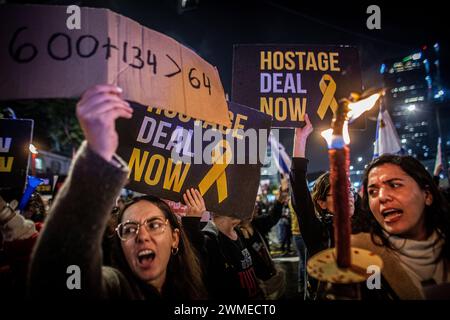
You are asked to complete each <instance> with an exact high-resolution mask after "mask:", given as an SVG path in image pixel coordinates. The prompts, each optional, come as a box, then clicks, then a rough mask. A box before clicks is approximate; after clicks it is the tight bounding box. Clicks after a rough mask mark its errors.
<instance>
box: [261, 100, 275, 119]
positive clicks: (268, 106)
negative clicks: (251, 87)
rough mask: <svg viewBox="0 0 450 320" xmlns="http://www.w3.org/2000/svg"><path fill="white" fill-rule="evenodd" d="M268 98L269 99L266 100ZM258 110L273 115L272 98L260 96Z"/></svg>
mask: <svg viewBox="0 0 450 320" xmlns="http://www.w3.org/2000/svg"><path fill="white" fill-rule="evenodd" d="M267 99H269V101H267ZM259 111H261V112H264V113H265V114H268V115H269V116H272V117H273V98H272V97H269V98H266V97H261V98H260V99H259Z"/></svg>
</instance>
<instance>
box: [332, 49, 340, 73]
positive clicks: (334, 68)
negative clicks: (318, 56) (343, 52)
mask: <svg viewBox="0 0 450 320" xmlns="http://www.w3.org/2000/svg"><path fill="white" fill-rule="evenodd" d="M338 57H339V53H338V52H330V70H331V71H341V68H339V67H337V66H336V65H337V64H339V61H338Z"/></svg>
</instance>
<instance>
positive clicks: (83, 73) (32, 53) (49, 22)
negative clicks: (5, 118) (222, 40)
mask: <svg viewBox="0 0 450 320" xmlns="http://www.w3.org/2000/svg"><path fill="white" fill-rule="evenodd" d="M66 9H67V7H65V6H37V5H22V6H21V5H11V6H9V5H8V6H2V9H1V10H0V64H1V68H0V70H1V72H0V99H2V100H13V99H28V98H33V99H34V98H76V97H79V96H80V95H81V94H82V93H83V92H84V91H85V90H86V89H88V88H89V87H91V86H93V85H97V84H106V83H109V84H116V85H118V86H119V87H121V88H122V89H123V90H124V98H125V99H127V100H130V101H135V102H138V103H141V104H144V105H158V106H165V108H167V109H168V110H173V111H176V112H182V113H184V114H187V115H189V116H191V117H195V118H197V119H202V120H206V121H209V122H213V123H218V124H222V125H226V126H228V125H229V124H230V120H229V118H228V112H227V111H228V109H227V104H226V100H225V94H224V91H223V87H222V83H221V81H220V78H219V74H218V72H217V69H216V68H215V67H213V66H211V65H210V64H208V63H207V62H206V61H204V60H203V59H202V58H200V57H199V56H198V55H197V54H195V53H194V52H193V51H191V50H190V49H188V48H186V47H184V46H182V45H180V44H179V43H178V42H176V41H175V40H173V39H172V38H169V37H167V36H165V35H163V34H161V33H159V32H156V31H153V30H150V29H148V28H145V27H143V26H141V25H139V24H138V23H137V22H135V21H133V20H131V19H129V18H126V17H123V16H121V15H119V14H116V13H114V12H112V11H110V10H107V9H92V8H81V15H80V17H81V28H80V29H79V30H78V29H73V30H69V29H68V27H67V25H66V22H67V20H68V18H69V16H70V15H69V14H67V13H66Z"/></svg>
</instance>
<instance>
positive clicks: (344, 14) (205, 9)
mask: <svg viewBox="0 0 450 320" xmlns="http://www.w3.org/2000/svg"><path fill="white" fill-rule="evenodd" d="M0 2H1V1H0ZM3 2H5V1H3ZM18 2H20V3H23V2H22V1H6V3H18ZM27 3H46V4H60V5H68V4H78V5H81V6H90V7H103V8H109V9H111V10H113V11H116V12H117V13H120V14H123V15H125V16H127V17H130V18H132V19H133V20H136V21H137V22H139V23H141V24H142V25H145V26H147V27H149V28H151V29H154V30H157V31H159V32H162V33H164V34H166V35H168V36H171V37H173V38H174V39H176V40H177V41H179V42H181V43H182V44H184V45H185V46H187V47H190V48H191V49H193V50H194V51H195V52H197V53H198V54H199V55H200V56H202V57H203V58H204V59H206V60H207V61H208V62H210V63H211V64H213V65H215V66H217V67H218V69H219V73H220V76H221V79H222V83H223V86H224V88H225V91H226V92H228V93H230V90H231V67H232V52H233V51H232V50H233V45H234V44H238V43H298V44H348V45H355V46H357V47H358V48H359V50H360V60H361V67H362V76H363V84H364V86H365V87H366V88H368V87H373V86H375V87H379V86H381V76H380V74H379V68H380V65H381V63H382V62H383V61H384V60H386V59H390V58H396V57H401V56H406V55H408V54H411V53H413V52H415V51H417V50H418V49H419V48H420V47H422V46H423V45H433V44H434V43H435V42H439V43H440V46H441V57H442V59H441V60H442V61H441V66H442V74H443V77H444V81H445V83H446V87H448V83H449V81H448V75H449V72H448V70H449V61H448V57H449V55H448V49H449V38H450V37H448V27H447V26H446V25H445V21H446V19H447V21H448V18H447V16H448V13H447V11H446V10H445V9H444V8H443V5H442V3H441V2H437V1H426V2H425V1H424V2H413V1H410V2H407V1H403V2H402V5H398V4H396V5H393V4H392V2H391V3H385V4H383V3H380V2H378V3H376V4H378V5H379V6H380V8H381V30H368V29H367V27H366V19H367V18H368V16H369V15H368V14H367V13H366V9H367V7H368V6H369V5H370V4H374V3H373V2H359V3H353V2H343V1H334V2H331V1H309V2H307V1H233V0H223V1H208V0H200V2H199V4H198V5H197V6H196V7H195V8H194V9H192V10H189V11H186V12H184V13H182V14H179V13H178V12H177V8H176V1H174V0H167V1H162V0H151V1H118V0H116V1H114V0H110V1H107V0H105V1H32V2H30V1H27ZM374 117H376V112H375V111H374V112H372V113H371V114H369V117H368V118H369V119H368V120H367V129H366V130H365V131H354V132H353V133H351V137H352V159H353V158H356V157H358V156H362V157H363V158H364V161H363V162H365V161H366V160H369V158H371V155H372V152H373V148H372V143H373V140H374V139H375V125H376V123H375V121H373V120H370V118H374ZM284 131H285V132H284V134H283V137H282V142H283V143H284V144H285V146H286V149H287V150H288V151H290V150H291V149H292V134H293V131H292V130H284ZM316 131H318V130H316ZM309 144H310V145H314V147H312V148H309V149H308V151H309V152H308V153H307V154H309V153H310V152H317V151H320V150H322V152H323V153H324V154H323V155H324V156H323V157H321V160H320V161H314V163H311V164H310V171H316V170H320V169H324V168H326V167H327V166H328V161H327V157H326V156H325V152H326V147H325V143H324V142H323V141H322V139H321V138H319V137H317V136H313V137H312V138H311V139H310V141H309ZM311 150H314V151H311Z"/></svg>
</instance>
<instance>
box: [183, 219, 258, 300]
mask: <svg viewBox="0 0 450 320" xmlns="http://www.w3.org/2000/svg"><path fill="white" fill-rule="evenodd" d="M182 223H183V228H184V230H185V231H186V233H187V235H188V237H189V239H190V240H191V242H192V243H193V245H194V247H195V248H196V249H197V251H198V252H199V253H200V256H201V260H202V265H203V266H204V272H205V283H206V286H207V289H208V294H209V296H210V297H211V298H212V299H217V300H224V299H228V300H230V299H231V300H241V301H242V300H249V299H263V293H262V291H261V289H260V288H259V286H258V283H257V279H256V275H255V271H254V268H253V262H252V259H251V257H250V253H249V252H248V249H246V247H245V243H244V241H243V237H242V234H241V233H240V231H239V230H238V229H236V232H237V233H238V240H236V241H233V240H231V239H229V238H228V237H227V236H225V235H224V234H223V233H222V232H220V231H219V230H218V229H217V227H216V226H215V225H214V224H213V223H212V222H211V221H210V222H208V223H207V225H206V226H205V227H204V228H203V229H202V230H200V218H196V217H183V219H182ZM247 252H248V255H246V253H247ZM243 263H245V264H246V265H245V266H243V265H242V264H243Z"/></svg>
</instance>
